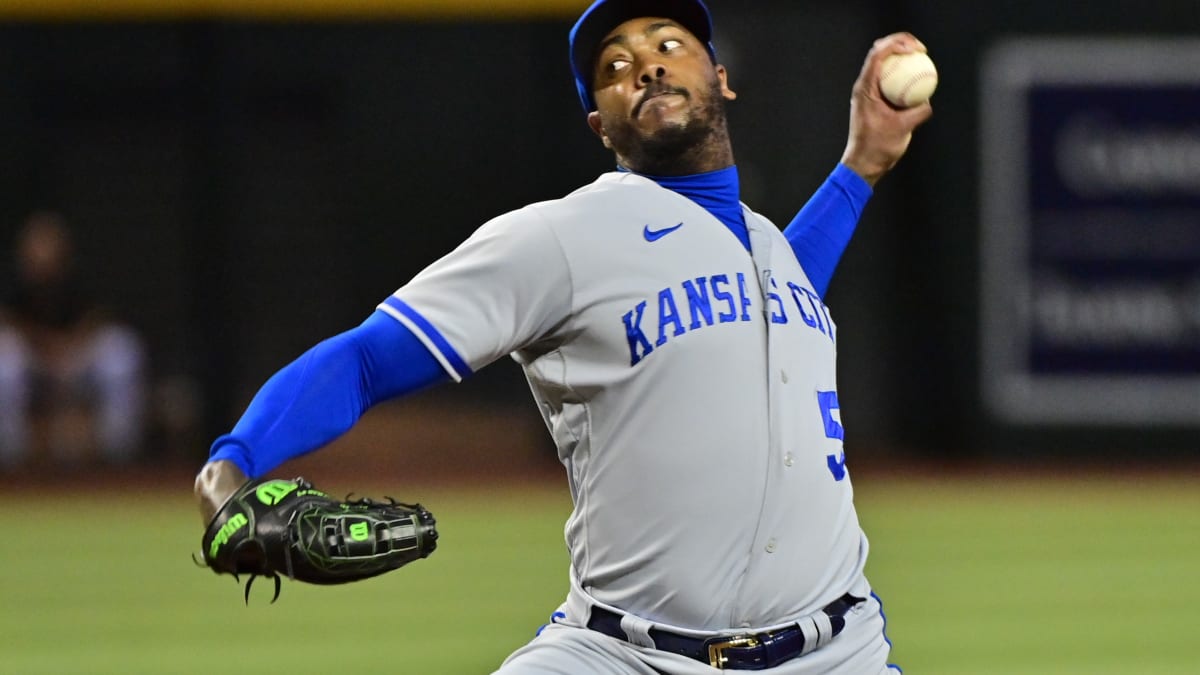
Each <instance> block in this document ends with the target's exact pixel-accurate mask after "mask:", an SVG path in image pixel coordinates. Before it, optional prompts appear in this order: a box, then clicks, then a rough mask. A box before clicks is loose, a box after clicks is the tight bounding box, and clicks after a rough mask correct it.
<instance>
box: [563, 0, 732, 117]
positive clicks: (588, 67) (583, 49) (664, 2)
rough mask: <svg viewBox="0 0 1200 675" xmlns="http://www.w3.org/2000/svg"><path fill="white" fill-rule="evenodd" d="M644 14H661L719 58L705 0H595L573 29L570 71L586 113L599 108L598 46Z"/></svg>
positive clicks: (710, 54)
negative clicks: (594, 91)
mask: <svg viewBox="0 0 1200 675" xmlns="http://www.w3.org/2000/svg"><path fill="white" fill-rule="evenodd" d="M643 16H661V17H663V18H665V19H671V20H672V21H675V22H677V23H678V24H679V25H681V26H683V27H684V28H686V29H687V30H688V32H690V33H691V34H692V35H695V36H696V38H697V39H698V40H700V42H701V43H702V44H703V45H704V46H705V48H707V49H708V54H709V56H711V57H712V59H713V61H716V59H717V52H716V49H714V48H713V45H712V33H713V26H712V15H711V14H709V12H708V7H706V6H705V5H704V2H703V1H702V0H596V2H594V3H592V6H591V7H588V8H587V11H585V12H584V13H583V15H582V16H580V17H579V21H577V22H575V27H574V28H572V29H571V35H570V42H571V74H572V75H574V76H575V88H576V89H577V90H578V91H579V100H580V102H582V103H583V110H584V112H591V111H593V110H595V109H596V100H595V99H594V98H593V97H592V77H593V63H592V60H593V59H594V58H595V56H596V54H595V51H596V46H597V45H599V44H600V41H601V40H603V39H604V36H606V35H608V34H609V32H610V31H612V29H614V28H616V27H617V26H619V25H621V24H623V23H625V22H626V21H629V20H630V19H636V18H638V17H643Z"/></svg>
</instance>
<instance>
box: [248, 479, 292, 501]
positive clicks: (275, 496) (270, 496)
mask: <svg viewBox="0 0 1200 675" xmlns="http://www.w3.org/2000/svg"><path fill="white" fill-rule="evenodd" d="M298 487H300V486H299V485H297V484H296V482H295V481H290V480H273V481H270V482H268V483H263V484H262V485H259V486H258V488H256V489H255V490H254V496H255V497H258V501H260V502H262V503H263V504H266V505H267V506H275V505H276V504H278V503H279V502H281V501H283V498H284V497H286V496H288V495H290V494H292V493H293V492H295V491H296V488H298Z"/></svg>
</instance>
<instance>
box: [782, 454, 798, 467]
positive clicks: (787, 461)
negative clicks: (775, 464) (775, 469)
mask: <svg viewBox="0 0 1200 675" xmlns="http://www.w3.org/2000/svg"><path fill="white" fill-rule="evenodd" d="M795 463H796V458H795V457H793V456H792V453H790V452H789V453H788V454H786V455H784V456H783V465H784V466H791V465H793V464H795Z"/></svg>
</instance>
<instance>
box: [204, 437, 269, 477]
mask: <svg viewBox="0 0 1200 675" xmlns="http://www.w3.org/2000/svg"><path fill="white" fill-rule="evenodd" d="M220 460H226V461H230V462H233V463H234V465H235V466H237V468H239V469H241V470H242V473H244V474H246V477H247V478H251V479H254V478H258V476H257V475H255V471H254V461H253V458H252V457H251V456H250V452H249V450H247V449H246V446H244V445H242V444H241V443H239V442H238V441H237V440H236V439H235V438H233V437H232V436H230V435H229V434H226V435H224V436H221V437H220V438H218V439H217V440H215V441H213V444H212V449H211V451H210V454H209V456H208V461H210V462H217V461H220Z"/></svg>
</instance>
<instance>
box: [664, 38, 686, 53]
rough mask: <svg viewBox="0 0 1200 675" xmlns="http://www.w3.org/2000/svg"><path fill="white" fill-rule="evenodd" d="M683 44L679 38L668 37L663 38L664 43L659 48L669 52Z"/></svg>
mask: <svg viewBox="0 0 1200 675" xmlns="http://www.w3.org/2000/svg"><path fill="white" fill-rule="evenodd" d="M682 46H683V42H681V41H679V40H675V39H667V40H663V43H662V45H660V46H659V50H660V51H663V52H669V51H671V50H674V49H678V48H680V47H682Z"/></svg>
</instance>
